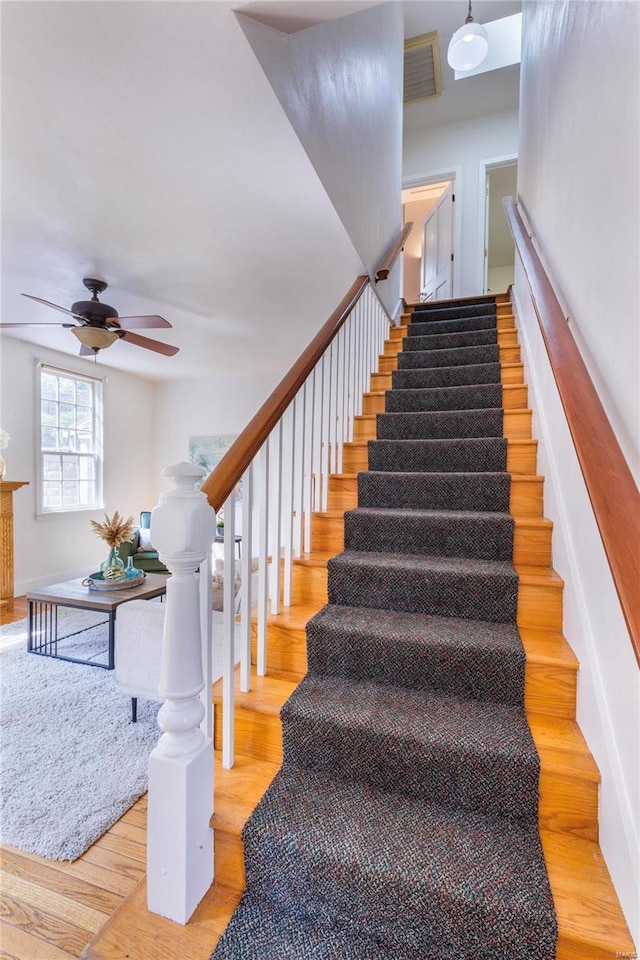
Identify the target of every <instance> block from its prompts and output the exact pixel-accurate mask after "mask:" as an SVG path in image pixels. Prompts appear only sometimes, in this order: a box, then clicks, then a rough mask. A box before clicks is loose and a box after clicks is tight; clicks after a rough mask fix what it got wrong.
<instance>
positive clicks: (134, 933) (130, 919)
mask: <svg viewBox="0 0 640 960" xmlns="http://www.w3.org/2000/svg"><path fill="white" fill-rule="evenodd" d="M241 896H242V894H241V893H240V891H238V890H232V889H230V888H229V887H224V886H221V885H220V884H213V886H211V887H210V888H209V890H208V891H207V893H206V894H205V896H204V898H203V899H202V901H201V902H200V903H199V905H198V907H197V908H196V911H195V913H194V914H193V916H192V917H191V919H190V920H189V923H188V924H186V925H184V926H183V925H182V924H179V923H174V922H173V921H172V920H167V918H166V917H160V916H158V915H157V914H155V913H149V911H148V910H147V884H146V877H145V878H143V879H142V880H141V881H140V882H139V884H138V885H137V887H136V888H135V889H134V890H133V891H132V893H130V894H129V896H128V897H127V899H126V900H124V902H123V903H122V904H121V906H120V907H119V908H118V910H117V911H116V913H114V915H113V916H112V917H111V918H110V919H109V921H108V922H107V923H106V924H105V926H104V927H103V929H102V930H101V931H100V932H99V933H98V935H97V936H96V937H95V938H94V939H93V940H92V941H91V943H89V945H88V946H87V947H86V948H85V950H84V951H83V953H82V960H123V958H124V957H126V958H127V960H150V958H151V957H153V960H176V957H189V960H209V957H210V956H211V951H212V950H213V947H214V945H215V944H216V943H217V941H218V940H219V938H220V936H221V935H222V933H223V931H224V929H225V927H226V926H227V924H228V922H229V920H230V918H231V914H232V913H233V911H234V910H235V908H236V907H237V905H238V903H239V902H240V897H241Z"/></svg>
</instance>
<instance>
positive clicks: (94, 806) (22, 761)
mask: <svg viewBox="0 0 640 960" xmlns="http://www.w3.org/2000/svg"><path fill="white" fill-rule="evenodd" d="M91 616H92V615H91V614H85V613H84V612H82V611H77V612H75V611H74V612H73V618H72V619H71V618H70V619H68V621H67V626H66V629H67V632H68V639H67V645H68V652H69V653H70V655H74V654H75V653H76V652H78V650H79V649H80V647H82V648H83V655H86V654H87V653H88V654H89V656H91V655H92V651H95V654H96V655H98V656H101V654H100V651H102V650H104V648H105V647H106V642H107V626H106V624H104V623H103V624H100V625H98V626H91V622H92V621H91ZM94 621H95V616H94ZM83 622H84V624H85V625H87V624H89V629H88V630H80V629H79V628H80V627H81V626H82V623H83ZM74 625H75V630H74V629H72V628H73V627H74ZM26 627H27V624H26V621H19V622H16V623H13V624H11V625H10V626H6V627H2V629H1V630H0V639H1V643H2V652H1V653H0V724H1V726H0V730H1V734H0V779H1V783H0V841H1V842H2V843H4V844H7V845H9V846H13V847H18V848H19V849H21V850H25V851H28V852H30V853H36V854H39V855H40V856H43V857H47V858H49V859H51V860H76V859H77V858H78V857H79V856H81V854H82V853H84V851H85V850H86V849H87V848H88V847H90V846H91V844H92V843H94V842H95V841H96V840H97V839H98V838H99V837H100V836H102V834H103V833H104V832H105V831H106V830H108V829H109V827H111V826H112V825H113V824H114V823H115V821H116V820H118V819H119V818H120V817H121V816H122V815H123V813H125V812H126V810H128V809H129V807H130V806H131V805H132V804H133V803H134V802H135V801H136V800H137V799H138V797H140V796H141V795H142V794H143V793H144V792H145V791H146V789H147V764H148V761H149V754H150V752H151V750H152V749H153V747H154V746H155V745H156V743H157V742H158V739H159V737H160V730H159V728H158V725H157V721H156V718H157V714H158V709H159V704H157V703H150V702H148V701H143V700H141V701H140V703H139V707H138V722H137V723H135V724H133V723H131V716H130V704H131V701H130V699H129V697H127V696H124V695H123V694H121V693H119V692H118V690H117V688H116V685H115V679H114V675H113V672H112V671H107V670H102V669H99V668H96V667H92V666H85V665H82V664H78V663H69V662H66V661H64V660H55V659H52V658H50V657H40V656H35V655H33V654H30V653H27V652H26V635H27V633H26ZM71 634H73V637H72V636H71ZM73 643H76V644H77V648H76V651H72V646H73Z"/></svg>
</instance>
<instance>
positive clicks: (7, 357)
mask: <svg viewBox="0 0 640 960" xmlns="http://www.w3.org/2000/svg"><path fill="white" fill-rule="evenodd" d="M38 361H44V362H46V363H50V364H51V365H52V366H57V367H60V368H62V369H63V370H69V371H71V372H74V373H82V374H86V375H90V376H98V377H104V386H103V400H104V498H105V510H106V512H107V513H109V514H111V513H112V512H113V511H114V510H119V511H120V513H123V514H124V515H125V516H128V515H129V514H133V516H134V517H135V518H136V519H137V516H138V514H139V513H140V511H141V510H145V509H148V508H149V507H150V506H154V504H155V502H156V499H157V483H156V482H155V476H154V474H155V470H154V467H155V459H154V457H155V433H156V431H155V424H156V387H155V384H153V383H152V382H150V381H146V380H141V379H139V378H137V377H132V376H130V375H129V374H126V373H121V372H119V371H116V370H111V369H110V370H109V371H106V370H105V369H104V368H101V366H100V363H97V364H94V363H93V362H91V361H88V360H81V359H80V358H79V357H78V358H74V357H69V356H68V355H66V354H61V353H57V352H56V351H54V350H48V349H46V348H44V347H36V346H34V345H33V344H29V343H25V342H24V341H22V340H16V339H13V338H9V337H6V338H3V341H2V352H1V356H0V364H1V371H2V383H1V388H0V423H1V424H2V428H3V429H4V430H6V431H7V432H8V433H9V434H10V435H11V438H12V439H11V442H10V444H9V447H8V448H7V450H5V451H4V454H5V460H6V462H7V474H6V479H8V480H27V481H29V486H28V487H22V488H21V489H20V490H18V491H17V492H16V493H15V494H14V497H13V501H14V532H15V535H14V544H15V595H16V596H20V595H22V594H24V593H25V592H26V591H27V590H29V589H32V588H35V587H38V586H42V585H44V584H46V583H56V582H58V581H60V580H67V579H72V578H75V577H81V576H82V577H84V576H86V575H87V574H89V573H92V572H93V571H94V570H95V569H96V565H97V564H98V565H99V563H100V562H101V561H102V560H104V558H105V556H106V552H105V545H104V543H103V542H102V541H101V540H100V539H99V538H97V537H96V536H95V534H94V533H93V532H92V530H91V527H90V524H89V521H90V520H91V519H95V520H101V519H102V512H101V511H95V510H93V511H80V512H71V513H59V514H52V515H49V516H40V517H36V499H37V498H36V451H37V447H38V435H37V425H38V419H37V413H36V375H37V363H38Z"/></svg>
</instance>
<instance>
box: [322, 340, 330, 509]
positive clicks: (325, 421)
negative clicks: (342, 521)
mask: <svg viewBox="0 0 640 960" xmlns="http://www.w3.org/2000/svg"><path fill="white" fill-rule="evenodd" d="M322 365H323V377H322V379H323V382H324V403H323V405H322V406H323V409H322V411H321V412H322V430H321V433H320V436H321V438H322V459H321V469H320V489H321V494H322V495H321V503H320V509H321V510H326V509H327V501H328V497H327V487H328V486H329V446H330V436H331V356H330V355H329V356H327V353H326V352H325V354H324V356H323V357H322Z"/></svg>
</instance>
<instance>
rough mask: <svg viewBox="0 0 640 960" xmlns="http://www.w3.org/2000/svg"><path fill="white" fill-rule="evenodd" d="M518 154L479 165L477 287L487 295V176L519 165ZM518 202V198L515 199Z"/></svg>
mask: <svg viewBox="0 0 640 960" xmlns="http://www.w3.org/2000/svg"><path fill="white" fill-rule="evenodd" d="M517 162H518V154H517V153H505V154H503V155H502V156H501V157H490V158H488V159H487V160H481V161H480V163H479V164H478V240H477V248H476V249H477V259H476V264H477V266H476V286H477V289H478V290H479V291H480V293H486V272H485V256H484V251H485V241H486V237H487V194H486V190H487V176H488V175H489V173H490V172H491V170H496V169H498V167H510V166H511V165H512V164H513V163H516V164H517ZM514 200H517V197H514Z"/></svg>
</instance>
